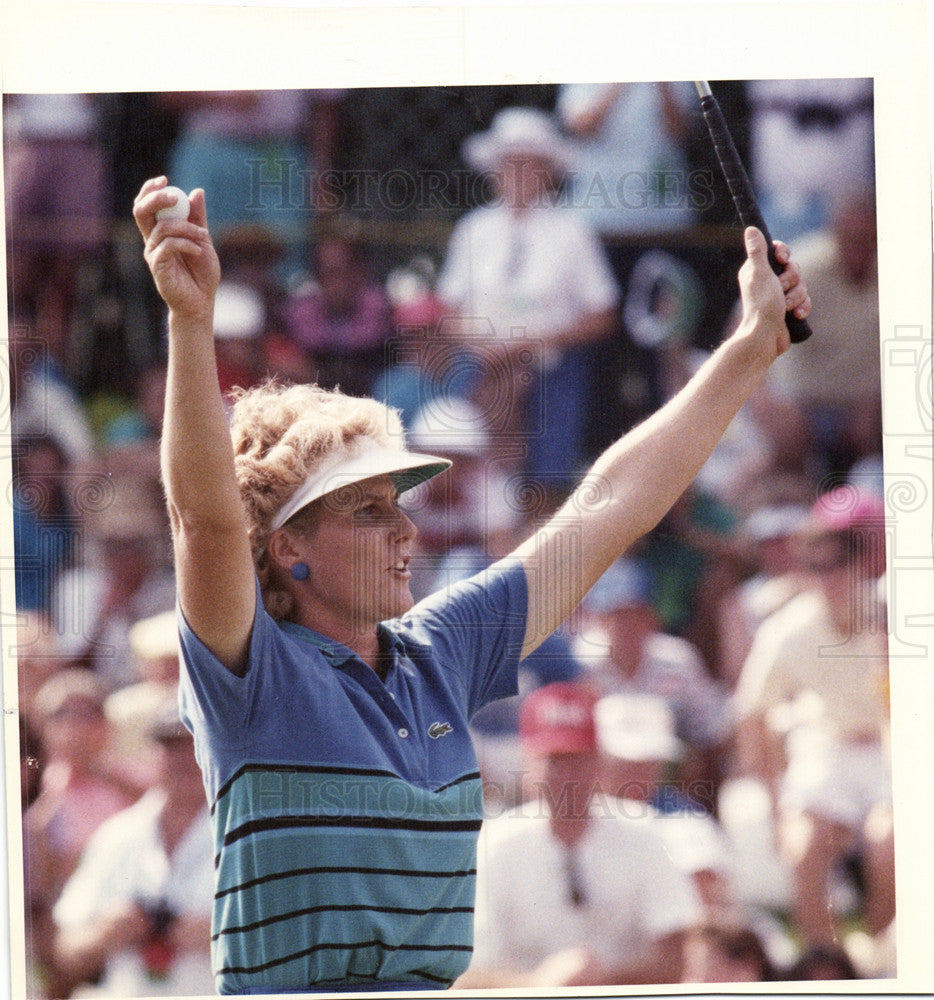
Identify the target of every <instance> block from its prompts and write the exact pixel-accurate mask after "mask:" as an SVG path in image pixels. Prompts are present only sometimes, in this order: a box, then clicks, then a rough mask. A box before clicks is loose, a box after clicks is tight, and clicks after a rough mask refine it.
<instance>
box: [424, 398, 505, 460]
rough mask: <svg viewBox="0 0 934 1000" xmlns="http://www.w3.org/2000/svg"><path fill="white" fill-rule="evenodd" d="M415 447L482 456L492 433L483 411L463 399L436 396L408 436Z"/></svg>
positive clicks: (427, 404)
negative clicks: (488, 428)
mask: <svg viewBox="0 0 934 1000" xmlns="http://www.w3.org/2000/svg"><path fill="white" fill-rule="evenodd" d="M407 437H408V439H409V442H410V443H411V444H412V446H413V447H415V448H431V449H432V451H443V452H447V453H449V454H455V455H482V454H483V453H484V452H485V451H486V449H487V448H488V447H489V444H490V434H489V431H488V430H487V427H486V422H485V421H484V419H483V414H482V413H481V411H480V410H479V409H478V408H477V407H476V406H474V405H473V403H469V402H468V401H467V400H466V399H462V398H461V397H460V396H436V397H435V398H434V399H430V400H429V401H428V402H427V403H425V405H424V406H423V407H422V408H421V409H420V410H419V411H418V413H416V414H415V418H414V419H413V420H412V426H411V427H410V428H409V432H408V435H407Z"/></svg>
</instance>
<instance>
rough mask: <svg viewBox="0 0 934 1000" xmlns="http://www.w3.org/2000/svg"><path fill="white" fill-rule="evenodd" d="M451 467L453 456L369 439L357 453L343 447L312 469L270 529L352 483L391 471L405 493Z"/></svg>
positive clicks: (277, 526) (280, 511)
mask: <svg viewBox="0 0 934 1000" xmlns="http://www.w3.org/2000/svg"><path fill="white" fill-rule="evenodd" d="M450 467H451V461H450V459H447V458H439V457H438V456H437V455H420V454H418V453H416V452H412V451H403V450H402V449H399V448H390V447H386V446H384V445H379V444H377V443H376V442H375V441H372V440H369V439H368V440H366V441H365V442H364V443H363V444H362V445H361V446H360V447H359V448H358V449H357V450H356V451H355V452H354V453H348V452H347V451H341V452H340V453H338V454H337V455H336V456H334V457H332V458H331V460H330V461H327V462H325V463H324V464H323V465H321V466H319V467H318V468H317V469H315V470H314V471H312V472H311V473H309V475H308V478H307V479H306V480H305V482H304V483H303V484H302V485H301V486H299V487H298V489H297V490H296V491H295V493H293V494H292V498H291V499H290V500H289V501H288V502H287V503H286V504H284V506H283V507H282V508H281V509H280V510H279V512H278V513H277V514H276V516H275V517H274V518H273V519H272V523H271V524H270V530H272V531H275V530H276V529H277V528H281V527H282V525H283V524H285V522H286V521H288V519H289V518H290V517H292V516H293V515H294V514H296V513H297V512H298V511H300V510H301V509H302V508H303V507H307V506H308V504H310V503H312V502H313V501H315V500H318V499H320V498H321V497H323V496H325V495H326V494H328V493H333V492H334V491H335V490H339V489H341V488H342V487H344V486H350V485H351V484H352V483H359V482H360V481H361V480H364V479H371V478H372V477H373V476H385V475H389V476H391V477H392V481H393V485H394V486H395V488H396V489H397V490H398V491H399V492H400V493H404V492H405V491H406V490H409V489H411V488H412V487H413V486H418V484H419V483H423V482H425V480H426V479H431V477H432V476H437V475H438V473H440V472H444V470H445V469H449V468H450Z"/></svg>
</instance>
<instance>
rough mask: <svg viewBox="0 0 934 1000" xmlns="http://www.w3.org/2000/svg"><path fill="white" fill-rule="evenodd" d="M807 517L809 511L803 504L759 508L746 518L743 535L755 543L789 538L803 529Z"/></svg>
mask: <svg viewBox="0 0 934 1000" xmlns="http://www.w3.org/2000/svg"><path fill="white" fill-rule="evenodd" d="M807 516H808V509H807V507H805V506H804V505H803V504H780V505H768V506H765V507H758V508H756V509H755V510H754V511H753V512H752V513H751V514H750V515H749V517H747V518H746V520H745V522H744V523H743V526H742V533H743V534H744V535H745V536H746V537H747V538H749V539H750V541H754V542H768V541H772V540H774V539H777V538H789V537H790V536H791V535H793V534H794V533H795V532H796V531H797V530H798V528H800V527H801V525H802V524H803V523H804V520H805V518H806V517H807Z"/></svg>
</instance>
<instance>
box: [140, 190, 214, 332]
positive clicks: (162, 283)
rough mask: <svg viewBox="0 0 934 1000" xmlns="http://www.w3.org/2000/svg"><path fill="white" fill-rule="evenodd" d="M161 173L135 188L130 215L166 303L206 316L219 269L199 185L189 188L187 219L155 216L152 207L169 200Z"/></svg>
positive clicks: (198, 316)
mask: <svg viewBox="0 0 934 1000" xmlns="http://www.w3.org/2000/svg"><path fill="white" fill-rule="evenodd" d="M167 185H168V180H167V179H166V178H165V177H154V178H152V179H150V180H148V181H146V183H145V184H144V185H143V186H142V188H140V192H139V194H138V195H137V196H136V200H135V201H134V202H133V217H134V219H135V220H136V225H137V226H138V227H139V231H140V233H142V236H143V239H144V240H145V244H146V245H145V249H144V251H143V256H144V257H145V259H146V263H147V264H148V265H149V270H150V271H151V272H152V276H153V280H154V281H155V283H156V288H157V289H158V291H159V294H160V295H161V296H162V298H163V300H164V301H165V303H166V305H167V306H168V307H169V309H170V310H171V311H172V312H174V313H175V314H176V315H178V316H180V317H185V318H189V319H197V320H209V319H210V318H211V316H212V312H213V308H214V293H215V292H216V290H217V286H218V283H219V282H220V276H221V269H220V262H219V261H218V259H217V252H216V251H215V249H214V244H213V243H212V242H211V234H210V233H209V232H208V229H207V211H206V208H205V203H204V191H203V190H201V188H197V189H196V190H194V191H192V192H191V195H190V196H189V200H190V202H191V209H190V211H189V214H188V219H187V221H185V220H182V219H162V220H160V221H157V220H156V212H158V211H159V209H161V208H166V207H168V206H169V205H171V204H172V202H173V199H172V196H171V195H170V194H167V193H166V191H165V188H166V187H167Z"/></svg>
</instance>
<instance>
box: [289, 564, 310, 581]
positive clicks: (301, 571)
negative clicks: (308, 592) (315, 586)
mask: <svg viewBox="0 0 934 1000" xmlns="http://www.w3.org/2000/svg"><path fill="white" fill-rule="evenodd" d="M309 572H310V571H309V569H308V564H307V563H303V562H297V563H295V565H294V566H293V567H292V579H293V580H307V579H308V574H309Z"/></svg>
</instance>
